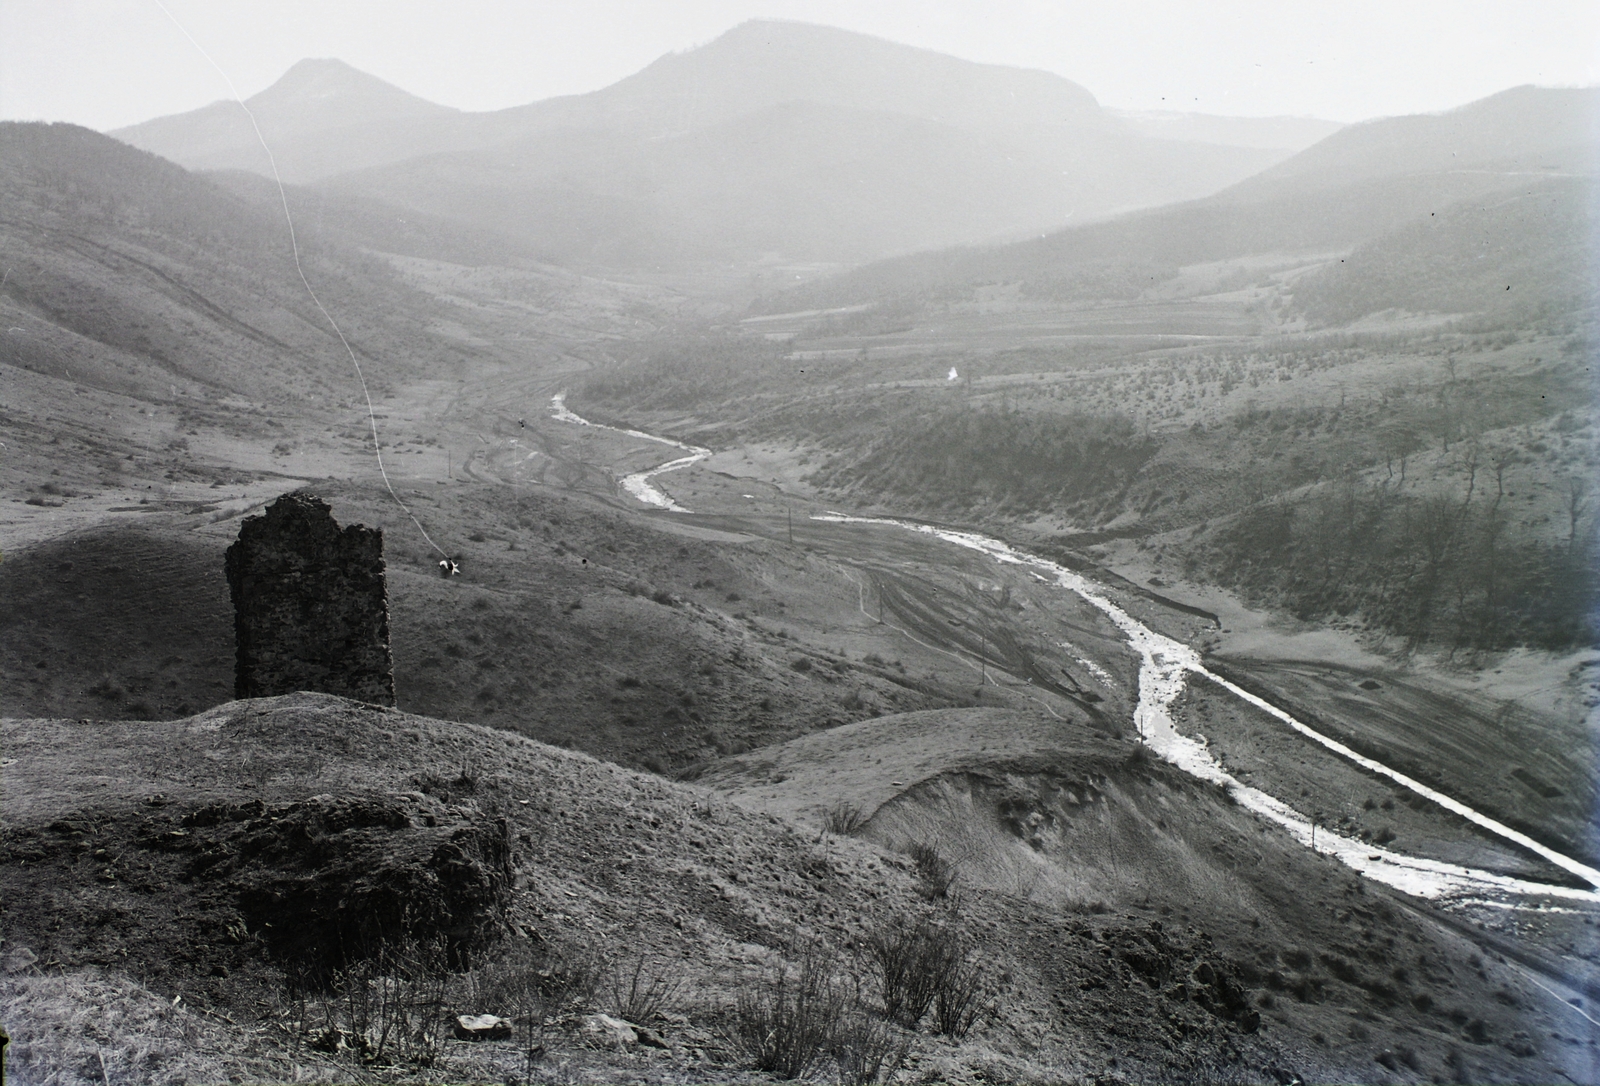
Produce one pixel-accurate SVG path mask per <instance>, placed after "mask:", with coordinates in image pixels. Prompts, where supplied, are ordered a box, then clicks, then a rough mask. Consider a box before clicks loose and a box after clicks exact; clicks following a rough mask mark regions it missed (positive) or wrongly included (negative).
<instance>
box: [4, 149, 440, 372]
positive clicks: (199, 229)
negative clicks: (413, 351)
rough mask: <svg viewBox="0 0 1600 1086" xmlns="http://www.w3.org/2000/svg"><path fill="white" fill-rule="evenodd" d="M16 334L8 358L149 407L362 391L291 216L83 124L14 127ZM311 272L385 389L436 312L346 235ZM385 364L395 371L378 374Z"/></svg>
mask: <svg viewBox="0 0 1600 1086" xmlns="http://www.w3.org/2000/svg"><path fill="white" fill-rule="evenodd" d="M0 179H3V182H0V221H3V223H4V225H5V230H6V248H7V263H8V274H7V275H6V281H5V286H4V289H3V291H0V307H4V308H5V309H6V311H7V313H6V316H7V320H6V323H7V325H8V326H10V327H11V328H12V329H13V330H12V331H11V332H10V333H8V334H7V335H6V337H5V340H4V342H3V346H0V351H3V354H0V361H3V362H4V363H7V364H10V365H14V366H21V367H24V368H27V369H32V370H34V371H35V372H38V373H46V374H52V375H56V376H61V375H64V374H67V373H68V372H70V373H71V375H72V378H73V380H75V381H79V382H84V383H87V384H90V385H94V386H97V387H100V388H103V389H107V390H113V391H119V392H127V393H131V394H135V395H145V396H159V397H160V398H161V399H163V400H166V399H169V398H170V397H172V396H176V395H178V391H177V390H178V389H179V388H180V386H181V388H182V390H183V394H184V395H186V396H198V397H217V396H223V395H228V394H238V395H244V396H247V397H249V398H251V399H254V400H276V399H281V398H283V397H284V396H286V395H304V394H309V393H310V392H311V391H312V390H313V389H315V390H317V391H318V392H321V393H326V392H328V391H330V390H332V389H334V388H336V387H337V388H339V389H340V391H341V392H344V393H345V394H348V391H347V390H348V380H347V375H348V373H349V370H348V360H347V359H346V358H345V357H344V349H343V347H342V345H341V344H340V342H339V340H338V338H337V337H336V336H335V335H334V332H333V330H332V328H331V327H330V325H329V323H328V320H327V317H326V316H325V315H323V314H322V313H321V312H319V310H318V308H317V306H316V303H315V302H314V301H313V300H312V299H311V297H310V296H309V295H308V294H307V293H306V290H305V287H304V286H303V284H302V283H301V281H300V275H299V272H298V271H297V269H296V265H295V258H294V251H293V249H292V247H291V244H290V236H289V231H288V229H287V227H286V225H285V223H284V220H283V217H282V211H281V208H280V207H274V206H272V205H271V204H265V203H256V202H254V201H249V202H247V201H245V200H241V199H240V198H238V197H237V196H235V195H233V194H232V193H230V192H228V191H226V190H224V189H223V188H221V187H219V186H218V185H216V184H214V183H212V182H211V181H208V180H206V179H205V178H202V177H198V176H195V175H193V174H190V173H188V172H187V171H185V170H183V169H182V168H180V167H178V166H175V165H173V164H172V163H170V162H167V161H165V160H163V159H160V158H157V157H156V156H155V155H152V154H149V153H147V152H143V151H138V150H135V149H134V148H131V147H129V146H127V145H126V144H122V143H119V142H117V141H116V140H113V139H110V138H108V137H106V136H102V135H100V134H98V133H95V132H91V131H89V130H88V129H84V128H77V127H75V126H72V125H44V124H5V125H0ZM316 233H317V232H316V231H310V232H308V233H307V235H306V236H304V237H302V238H301V251H300V257H301V264H302V265H303V267H304V269H305V274H306V276H307V278H308V279H310V280H311V281H312V282H313V283H314V284H315V286H316V289H317V291H318V293H319V294H320V296H321V298H322V300H323V303H324V304H325V305H327V307H328V308H329V310H330V311H332V312H336V313H338V314H339V315H340V326H341V327H342V328H343V330H344V333H345V335H346V336H347V337H348V338H349V340H350V343H351V346H352V347H353V348H354V349H355V350H356V352H357V353H358V355H360V356H362V357H363V358H365V359H366V360H367V361H368V362H370V363H373V365H372V371H373V372H372V373H371V375H370V376H371V377H372V378H374V379H375V380H377V381H379V382H383V381H387V380H389V379H391V378H393V377H395V376H397V375H404V374H411V373H414V372H416V370H415V365H414V363H408V361H407V354H408V352H406V351H405V350H403V349H402V346H401V345H402V344H403V343H404V342H405V341H406V340H407V339H408V338H409V337H411V336H414V335H416V334H417V333H419V332H420V331H421V325H422V322H423V320H424V316H425V314H426V312H427V310H428V309H429V307H430V305H431V303H430V302H429V301H428V300H427V299H426V298H425V297H424V296H422V295H421V294H419V293H417V292H415V291H413V290H411V289H409V288H407V287H405V286H404V285H403V284H402V283H401V282H400V281H399V280H398V278H397V277H395V276H394V275H393V274H392V273H390V272H389V271H388V270H387V268H386V267H385V266H384V265H383V264H382V262H381V261H379V260H377V259H375V258H373V257H372V256H371V255H370V254H368V253H365V252H363V251H362V250H360V249H357V248H356V247H354V246H352V245H350V244H349V243H348V242H346V241H344V240H342V239H335V238H328V237H323V238H318V237H316V236H315V234H316ZM380 360H381V361H380Z"/></svg>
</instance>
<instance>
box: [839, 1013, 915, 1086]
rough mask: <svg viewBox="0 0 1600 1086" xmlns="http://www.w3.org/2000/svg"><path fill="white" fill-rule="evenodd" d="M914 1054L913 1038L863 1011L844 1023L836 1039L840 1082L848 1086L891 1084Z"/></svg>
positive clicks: (840, 1026)
mask: <svg viewBox="0 0 1600 1086" xmlns="http://www.w3.org/2000/svg"><path fill="white" fill-rule="evenodd" d="M910 1051H911V1038H909V1037H907V1036H904V1035H903V1034H900V1033H898V1032H897V1031H896V1030H895V1029H894V1027H893V1026H891V1025H889V1024H888V1023H887V1022H884V1021H883V1020H881V1019H878V1018H873V1017H872V1016H870V1015H868V1014H865V1013H863V1012H862V1011H861V1010H860V1009H859V1008H858V1009H857V1011H856V1012H855V1013H854V1014H851V1015H849V1016H848V1017H846V1018H845V1019H844V1020H843V1021H842V1022H841V1023H840V1025H839V1028H838V1031H837V1033H836V1034H835V1035H834V1040H833V1059H834V1062H835V1063H837V1064H838V1066H839V1081H841V1082H843V1083H846V1084H847V1086H872V1084H873V1083H877V1082H889V1081H890V1080H892V1079H893V1078H894V1076H895V1072H897V1071H899V1070H900V1067H901V1065H902V1064H904V1063H905V1061H906V1056H907V1055H908V1054H909V1053H910Z"/></svg>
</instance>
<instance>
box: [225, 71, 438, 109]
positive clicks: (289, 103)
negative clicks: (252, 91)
mask: <svg viewBox="0 0 1600 1086" xmlns="http://www.w3.org/2000/svg"><path fill="white" fill-rule="evenodd" d="M249 101H250V105H251V106H253V107H254V106H261V107H265V108H268V109H305V108H307V107H312V108H326V107H328V106H330V105H335V106H340V107H346V108H348V107H350V106H353V105H355V104H356V103H360V106H359V107H358V108H360V109H361V110H362V111H363V112H365V110H366V109H370V108H371V107H373V106H376V105H380V104H381V105H382V106H383V107H384V108H386V109H389V110H393V111H399V112H403V113H406V114H411V115H418V114H440V113H454V112H457V111H456V110H453V109H451V108H450V107H449V106H441V105H438V104H437V103H434V102H430V101H428V100H427V99H425V98H418V97H417V96H416V95H414V94H411V93H410V92H408V91H404V90H401V89H400V88H399V87H397V86H395V85H394V84H393V83H388V82H385V81H384V80H382V79H379V78H378V77H377V76H375V75H368V74H367V73H366V72H363V71H361V70H360V69H359V68H356V67H353V66H352V65H350V64H347V63H345V62H344V61H342V60H338V59H336V58H333V57H308V58H306V59H305V60H300V61H296V62H295V63H294V64H293V65H292V66H291V67H290V68H289V70H288V71H286V72H284V73H283V75H282V76H280V77H279V79H278V81H277V82H276V83H274V84H272V86H270V87H268V88H267V89H266V90H264V91H262V92H261V93H259V94H256V95H253V96H251V98H250V100H249ZM340 111H341V112H343V111H344V110H343V109H341V110H340Z"/></svg>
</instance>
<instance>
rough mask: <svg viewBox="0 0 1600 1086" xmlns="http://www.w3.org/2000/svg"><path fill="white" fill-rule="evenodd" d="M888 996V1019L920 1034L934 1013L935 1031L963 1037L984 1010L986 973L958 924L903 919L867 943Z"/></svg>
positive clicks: (868, 950)
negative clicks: (919, 1028)
mask: <svg viewBox="0 0 1600 1086" xmlns="http://www.w3.org/2000/svg"><path fill="white" fill-rule="evenodd" d="M867 952H868V955H869V956H870V958H871V959H872V962H873V964H874V965H875V966H876V967H877V974H878V980H879V983H880V985H881V990H882V993H883V1013H884V1016H885V1017H886V1018H891V1019H894V1020H896V1021H898V1022H900V1023H901V1024H902V1025H904V1026H906V1027H908V1028H910V1029H915V1028H916V1026H917V1024H918V1023H919V1022H921V1021H922V1018H923V1016H924V1015H926V1014H927V1013H928V1010H929V1009H930V1008H931V1009H932V1010H933V1017H934V1029H935V1031H936V1032H938V1033H943V1034H947V1035H949V1036H952V1037H964V1036H966V1034H967V1031H968V1030H970V1029H971V1028H972V1025H973V1023H974V1022H976V1021H977V1019H978V1015H979V1014H980V1013H981V1012H982V1010H983V1007H982V1004H981V1002H980V999H981V996H982V994H983V986H984V985H983V969H982V967H981V966H979V965H978V964H977V963H975V962H973V961H972V960H971V956H972V945H971V942H970V940H969V939H968V938H967V937H966V936H965V935H964V934H963V933H962V932H961V931H960V929H958V928H956V927H955V926H954V925H953V924H949V923H940V922H938V921H935V920H932V919H930V918H927V917H924V918H922V919H920V920H918V921H916V922H915V923H912V922H911V921H910V920H909V919H908V918H905V917H902V918H900V919H898V920H896V921H894V922H892V923H891V924H889V925H888V926H886V927H885V928H883V929H881V930H880V931H878V932H877V933H875V934H874V935H872V936H870V937H869V938H868V940H867Z"/></svg>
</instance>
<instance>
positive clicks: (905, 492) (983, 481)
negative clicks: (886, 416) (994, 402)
mask: <svg viewBox="0 0 1600 1086" xmlns="http://www.w3.org/2000/svg"><path fill="white" fill-rule="evenodd" d="M1158 447H1159V445H1158V442H1157V441H1156V440H1155V439H1153V438H1151V437H1150V436H1148V435H1146V434H1143V433H1141V432H1140V431H1139V430H1138V429H1137V428H1136V427H1135V426H1134V425H1133V423H1132V422H1130V421H1129V420H1128V419H1126V418H1123V417H1120V416H1116V415H1043V414H1024V413H1021V412H1017V411H1007V410H1004V409H1002V408H993V407H978V408H968V407H949V408H943V409H939V410H933V411H928V412H926V413H921V414H917V415H911V416H902V417H900V418H897V419H894V420H893V422H892V423H891V424H890V425H889V426H888V427H886V428H885V429H883V430H882V431H880V433H879V436H877V437H876V438H875V439H873V440H872V441H871V442H870V443H869V444H868V445H867V446H866V447H865V451H863V452H861V453H840V454H838V455H836V456H834V457H832V458H830V459H829V460H828V462H826V463H825V464H823V466H822V467H821V468H819V469H818V470H817V471H816V472H815V473H814V474H813V475H812V476H811V478H810V480H809V481H810V482H812V483H814V484H817V485H820V486H825V487H839V488H847V487H870V489H871V490H872V491H873V492H874V493H875V494H880V495H884V496H889V497H893V498H896V499H898V500H901V501H905V500H908V499H910V500H914V501H917V502H919V503H921V504H923V505H925V506H926V505H939V504H950V503H960V504H966V505H969V506H970V505H975V504H982V505H994V506H1002V507H1004V508H1006V509H1007V510H1010V511H1016V512H1026V511H1030V510H1040V509H1048V508H1050V507H1051V506H1053V505H1057V504H1064V503H1068V502H1073V501H1077V500H1081V499H1086V498H1088V499H1095V498H1101V497H1104V496H1107V495H1116V494H1118V493H1120V492H1122V491H1123V490H1125V489H1126V487H1127V486H1128V485H1129V484H1130V483H1131V482H1132V480H1133V479H1134V477H1135V476H1136V475H1138V473H1139V471H1140V469H1142V468H1143V467H1144V465H1145V463H1146V462H1147V461H1148V460H1149V459H1150V458H1151V457H1152V456H1154V455H1155V453H1156V451H1157V449H1158Z"/></svg>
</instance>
